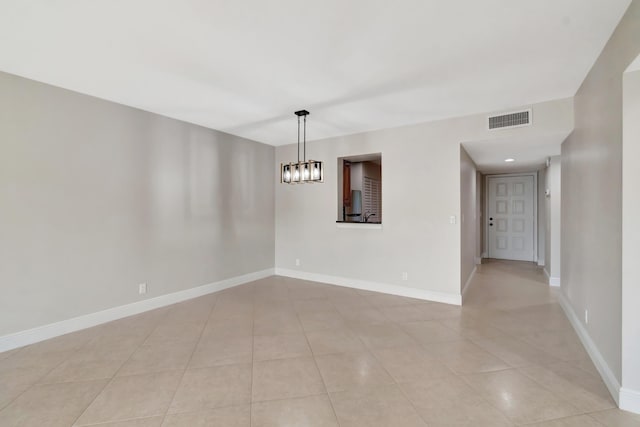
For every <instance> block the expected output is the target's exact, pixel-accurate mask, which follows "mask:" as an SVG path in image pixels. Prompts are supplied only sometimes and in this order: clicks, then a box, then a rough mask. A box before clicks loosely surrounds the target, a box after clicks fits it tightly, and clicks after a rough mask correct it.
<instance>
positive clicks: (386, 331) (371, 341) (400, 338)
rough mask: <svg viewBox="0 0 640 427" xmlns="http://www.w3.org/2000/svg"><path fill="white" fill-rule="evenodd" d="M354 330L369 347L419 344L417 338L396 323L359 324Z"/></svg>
mask: <svg viewBox="0 0 640 427" xmlns="http://www.w3.org/2000/svg"><path fill="white" fill-rule="evenodd" d="M353 331H354V332H355V333H356V335H358V337H359V338H360V339H361V340H362V342H363V343H364V344H365V345H366V346H367V347H368V348H393V347H405V346H410V345H415V344H417V342H416V340H415V339H413V338H412V337H410V336H409V335H408V334H407V333H406V332H404V331H403V330H402V329H401V328H400V326H398V325H396V324H395V323H380V324H377V325H371V324H364V325H357V326H354V328H353Z"/></svg>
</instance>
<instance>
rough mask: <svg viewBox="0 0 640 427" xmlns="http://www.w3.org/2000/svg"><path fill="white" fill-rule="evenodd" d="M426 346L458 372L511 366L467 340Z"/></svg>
mask: <svg viewBox="0 0 640 427" xmlns="http://www.w3.org/2000/svg"><path fill="white" fill-rule="evenodd" d="M424 348H425V349H426V350H427V352H429V353H430V354H432V355H433V356H435V357H436V358H438V359H439V360H440V361H442V362H443V363H444V364H445V365H447V367H448V368H449V369H451V370H452V371H453V372H455V373H457V374H469V373H475V372H491V371H499V370H502V369H508V368H509V365H507V364H506V363H504V362H503V361H502V360H500V359H499V358H497V357H495V356H494V355H492V354H491V353H489V352H487V351H485V350H483V349H482V348H480V347H478V346H477V345H475V344H473V343H472V342H471V341H467V340H460V341H445V342H438V343H431V344H428V345H425V346H424Z"/></svg>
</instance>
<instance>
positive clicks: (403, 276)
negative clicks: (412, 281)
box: [402, 271, 409, 280]
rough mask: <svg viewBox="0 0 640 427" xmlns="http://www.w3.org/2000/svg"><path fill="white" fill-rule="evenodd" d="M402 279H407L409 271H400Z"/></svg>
mask: <svg viewBox="0 0 640 427" xmlns="http://www.w3.org/2000/svg"><path fill="white" fill-rule="evenodd" d="M402 280H409V273H407V272H406V271H403V272H402Z"/></svg>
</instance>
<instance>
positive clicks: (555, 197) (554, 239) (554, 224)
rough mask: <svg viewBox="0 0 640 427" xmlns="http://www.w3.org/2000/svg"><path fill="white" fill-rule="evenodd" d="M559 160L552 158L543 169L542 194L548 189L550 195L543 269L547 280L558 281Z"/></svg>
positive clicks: (559, 233) (559, 254) (557, 157)
mask: <svg viewBox="0 0 640 427" xmlns="http://www.w3.org/2000/svg"><path fill="white" fill-rule="evenodd" d="M561 169H562V166H561V158H560V156H554V157H552V158H551V164H550V165H549V167H548V168H546V169H545V174H544V175H545V187H544V188H543V189H542V190H541V192H542V193H544V190H545V189H548V190H549V192H550V194H549V196H548V197H545V201H544V203H545V238H544V243H545V251H544V252H545V262H544V269H545V271H546V272H547V275H548V276H549V280H552V279H554V280H556V281H558V280H560V279H561V276H560V271H561V261H560V260H561V257H562V253H561V249H560V248H561V240H560V238H561V237H560V236H561V222H562V184H561Z"/></svg>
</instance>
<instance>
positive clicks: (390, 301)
mask: <svg viewBox="0 0 640 427" xmlns="http://www.w3.org/2000/svg"><path fill="white" fill-rule="evenodd" d="M365 298H366V300H367V301H368V302H369V304H371V305H372V306H374V307H397V306H400V305H408V304H414V303H415V302H416V300H415V299H412V298H406V297H401V296H397V295H388V294H381V293H379V294H375V295H368V296H365Z"/></svg>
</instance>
